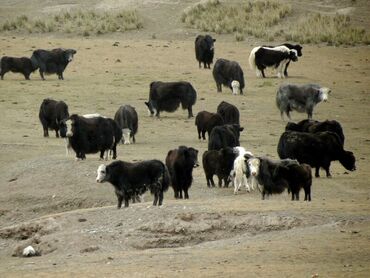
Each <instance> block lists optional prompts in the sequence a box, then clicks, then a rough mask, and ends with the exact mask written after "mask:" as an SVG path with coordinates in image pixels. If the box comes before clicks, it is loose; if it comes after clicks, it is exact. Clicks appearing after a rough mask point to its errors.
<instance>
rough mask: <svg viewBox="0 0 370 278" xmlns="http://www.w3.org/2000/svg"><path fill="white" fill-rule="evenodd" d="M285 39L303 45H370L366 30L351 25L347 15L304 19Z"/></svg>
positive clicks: (315, 15)
mask: <svg viewBox="0 0 370 278" xmlns="http://www.w3.org/2000/svg"><path fill="white" fill-rule="evenodd" d="M285 39H287V40H293V41H298V42H301V43H322V42H326V43H328V44H330V45H355V44H359V43H364V44H370V36H369V34H368V33H366V30H365V29H364V28H356V27H353V26H352V25H351V19H350V17H349V16H346V15H338V14H336V15H334V16H328V15H321V14H312V15H309V16H307V17H306V18H304V19H302V20H301V21H300V22H299V23H298V24H297V25H295V26H293V27H292V29H291V30H289V31H288V32H287V34H286V35H285Z"/></svg>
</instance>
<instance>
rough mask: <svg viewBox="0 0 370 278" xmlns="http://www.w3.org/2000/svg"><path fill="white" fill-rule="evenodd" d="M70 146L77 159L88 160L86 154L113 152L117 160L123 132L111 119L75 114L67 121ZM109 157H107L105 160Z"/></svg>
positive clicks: (101, 155)
mask: <svg viewBox="0 0 370 278" xmlns="http://www.w3.org/2000/svg"><path fill="white" fill-rule="evenodd" d="M66 124H67V137H68V140H69V145H70V146H71V147H72V149H73V150H74V151H75V153H76V158H77V159H86V154H89V153H97V152H99V151H100V159H103V155H104V152H105V151H107V154H108V151H109V150H113V159H116V158H117V149H116V147H117V143H118V142H119V141H120V140H121V138H122V130H121V129H120V128H119V127H118V125H117V124H116V122H115V121H114V120H112V119H109V118H103V117H95V118H85V117H81V116H78V115H77V114H73V115H71V116H70V117H69V119H68V120H67V121H66ZM107 158H108V157H107V156H106V157H105V159H107Z"/></svg>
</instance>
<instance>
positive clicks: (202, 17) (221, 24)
mask: <svg viewBox="0 0 370 278" xmlns="http://www.w3.org/2000/svg"><path fill="white" fill-rule="evenodd" d="M291 12H292V8H291V5H288V4H282V3H280V2H278V1H275V0H259V1H253V2H252V1H246V2H244V3H242V4H239V5H230V4H226V2H220V1H219V0H210V1H207V2H201V3H198V4H196V5H194V6H192V7H190V8H188V9H186V10H185V11H184V12H183V14H182V17H181V20H182V22H184V23H185V24H186V25H187V26H188V27H193V28H197V29H200V30H202V31H205V32H215V33H217V34H231V33H234V34H235V39H236V40H243V39H244V34H247V35H252V36H255V37H257V38H263V39H269V40H271V38H272V37H273V36H272V35H271V31H270V27H272V26H274V25H276V24H278V23H279V22H280V21H281V20H282V19H283V18H284V17H286V16H288V15H289V14H291Z"/></svg>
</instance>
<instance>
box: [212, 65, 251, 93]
mask: <svg viewBox="0 0 370 278" xmlns="http://www.w3.org/2000/svg"><path fill="white" fill-rule="evenodd" d="M212 73H213V78H214V80H215V82H216V86H217V92H222V85H224V86H226V87H229V88H230V89H231V90H232V92H233V95H237V94H243V89H244V86H245V85H244V84H245V82H244V73H243V70H242V68H241V67H240V65H239V64H238V63H237V62H234V61H229V60H226V59H218V60H217V61H216V63H215V66H214V67H213V72H212Z"/></svg>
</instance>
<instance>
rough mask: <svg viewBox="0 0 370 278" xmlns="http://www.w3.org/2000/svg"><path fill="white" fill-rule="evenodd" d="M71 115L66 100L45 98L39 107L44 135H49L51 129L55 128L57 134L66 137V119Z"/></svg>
mask: <svg viewBox="0 0 370 278" xmlns="http://www.w3.org/2000/svg"><path fill="white" fill-rule="evenodd" d="M68 117H69V112H68V106H67V104H66V103H65V102H64V101H56V100H53V99H50V98H45V99H44V100H43V101H42V103H41V105H40V109H39V119H40V122H41V124H42V128H43V130H44V137H49V131H48V130H49V129H51V130H55V136H56V137H59V132H60V136H61V137H62V138H64V137H66V133H67V126H66V120H67V119H68Z"/></svg>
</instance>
